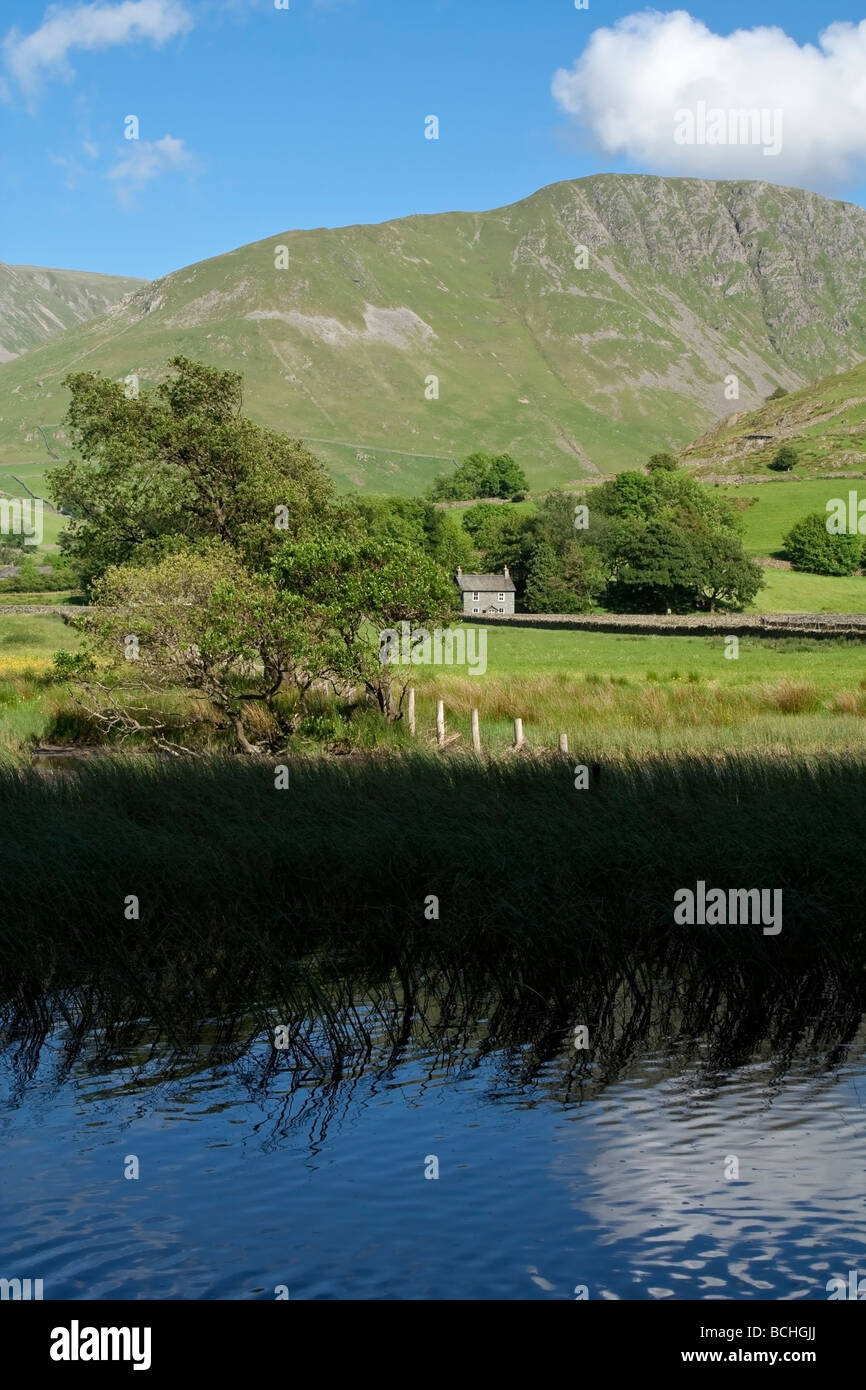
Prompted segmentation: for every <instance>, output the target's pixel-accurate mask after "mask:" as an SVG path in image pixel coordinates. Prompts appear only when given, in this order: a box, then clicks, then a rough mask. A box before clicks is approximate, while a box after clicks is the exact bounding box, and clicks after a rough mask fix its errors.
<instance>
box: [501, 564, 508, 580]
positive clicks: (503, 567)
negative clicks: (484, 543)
mask: <svg viewBox="0 0 866 1390" xmlns="http://www.w3.org/2000/svg"><path fill="white" fill-rule="evenodd" d="M502 573H503V574H504V575H505V578H506V579H507V578H508V566H507V565H503V566H502Z"/></svg>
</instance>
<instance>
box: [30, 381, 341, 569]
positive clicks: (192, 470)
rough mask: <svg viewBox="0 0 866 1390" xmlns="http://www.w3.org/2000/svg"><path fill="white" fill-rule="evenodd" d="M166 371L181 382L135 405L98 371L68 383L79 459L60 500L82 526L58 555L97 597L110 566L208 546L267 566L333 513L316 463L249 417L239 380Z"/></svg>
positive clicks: (56, 474) (57, 490)
mask: <svg viewBox="0 0 866 1390" xmlns="http://www.w3.org/2000/svg"><path fill="white" fill-rule="evenodd" d="M169 365H170V366H171V367H172V369H173V372H172V375H170V376H169V377H168V378H167V379H166V380H165V381H163V382H162V383H161V385H159V386H157V387H156V388H155V389H154V390H153V391H150V392H145V393H142V394H141V395H140V396H139V397H137V398H135V399H127V398H126V395H125V393H124V389H123V386H122V385H121V384H119V383H118V382H115V381H110V380H108V379H106V378H104V377H101V376H99V375H98V374H95V373H92V372H83V373H78V374H76V375H74V376H71V377H69V378H68V381H67V383H66V384H67V385H68V386H69V388H70V390H71V392H72V401H71V404H70V407H69V412H68V416H67V422H66V423H67V427H68V430H69V433H70V435H71V438H72V441H73V443H74V445H75V447H76V448H77V449H78V450H79V452H80V455H81V457H80V458H78V459H76V460H74V461H73V462H71V463H67V464H63V465H61V466H60V467H59V468H57V469H55V470H53V472H52V474H51V490H52V496H53V498H54V500H55V502H56V503H57V505H58V506H60V507H62V508H64V510H66V511H67V512H69V513H70V514H71V516H72V517H73V521H72V522H71V524H70V526H69V528H68V529H67V530H66V531H65V532H64V533H63V535H62V536H61V546H62V547H63V550H64V553H65V554H66V555H67V556H68V557H69V558H70V559H71V560H72V561H73V562H74V564H75V565H76V567H77V568H78V570H79V571H80V573H81V576H82V579H83V582H84V583H85V585H87V586H88V587H89V586H90V585H91V584H92V583H93V581H94V580H95V579H97V578H98V577H99V576H100V575H101V574H103V573H104V572H105V571H106V570H107V569H108V568H109V567H110V566H112V565H119V564H126V563H132V564H136V565H139V566H140V565H142V564H147V563H150V562H152V561H156V560H159V559H160V558H161V557H163V556H165V555H166V554H170V553H176V552H178V551H179V550H181V549H184V548H190V547H194V546H196V545H198V544H200V543H201V542H203V541H206V540H208V539H217V540H220V541H222V542H224V543H225V544H227V545H229V546H231V547H232V548H234V549H235V550H237V552H238V553H239V554H240V555H241V556H242V557H243V558H244V560H245V561H246V562H247V563H249V564H251V565H252V566H254V567H259V568H263V567H265V566H266V564H267V561H268V557H269V555H270V554H271V553H272V552H273V551H274V550H275V549H276V548H277V547H278V546H279V544H280V543H281V542H282V540H284V539H285V538H286V536H293V535H298V534H299V533H300V532H301V531H302V530H303V529H304V527H305V526H306V525H308V524H310V523H311V522H312V521H314V520H318V519H320V518H321V517H322V516H324V515H325V514H326V513H327V511H328V509H329V507H330V506H331V504H332V485H331V483H330V480H329V479H328V477H327V476H326V474H325V472H324V469H323V468H322V466H321V464H320V463H319V462H318V460H317V459H316V458H314V456H313V455H312V454H310V453H308V451H307V450H306V449H305V448H304V447H303V446H302V445H301V444H299V443H298V442H297V441H294V440H290V439H287V438H285V437H283V436H282V435H279V434H275V433H274V432H273V431H271V430H266V429H262V428H261V427H260V426H259V425H255V424H253V423H252V421H250V420H248V419H246V418H245V417H244V415H243V414H242V405H243V399H242V390H241V382H242V379H241V377H240V376H239V375H238V374H237V373H235V372H222V371H217V370H216V369H214V368H211V367H206V366H204V365H203V364H202V363H196V362H190V361H188V360H187V359H186V358H184V357H175V358H173V359H172V361H171V363H170V364H169Z"/></svg>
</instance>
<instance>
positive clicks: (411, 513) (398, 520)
mask: <svg viewBox="0 0 866 1390" xmlns="http://www.w3.org/2000/svg"><path fill="white" fill-rule="evenodd" d="M342 507H343V516H342V518H341V519H340V520H339V521H335V525H345V526H347V527H351V526H352V525H353V521H354V519H356V520H357V522H358V523H359V534H366V535H368V536H372V537H376V538H379V539H389V540H394V541H399V542H400V543H401V544H403V545H407V546H416V547H417V548H418V549H419V550H422V551H424V552H425V554H427V555H429V556H430V557H431V559H433V560H435V561H436V562H437V564H439V565H441V566H442V568H443V569H445V570H447V571H448V573H449V574H453V573H454V572H455V571H456V569H457V566H458V565H463V566H464V567H469V566H470V565H471V564H472V558H473V552H472V541H471V539H470V537H469V535H468V534H467V532H466V531H465V530H464V529H463V527H462V526H461V525H460V522H459V520H458V519H457V518H456V517H455V516H453V515H452V514H451V513H450V512H447V511H443V510H442V508H441V507H437V506H435V505H434V503H433V502H431V501H429V500H424V499H421V498H416V497H376V496H369V497H355V498H351V499H347V500H346V501H344V502H343V503H342Z"/></svg>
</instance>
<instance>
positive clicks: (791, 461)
mask: <svg viewBox="0 0 866 1390" xmlns="http://www.w3.org/2000/svg"><path fill="white" fill-rule="evenodd" d="M796 466H797V450H796V449H793V448H792V447H791V445H790V444H783V445H782V446H781V448H780V449H777V450H776V452H775V454H774V455H773V457H772V458H771V459H770V462H769V463H768V464H767V467H768V468H772V469H773V470H774V471H775V472H776V473H790V471H791V469H792V468H796Z"/></svg>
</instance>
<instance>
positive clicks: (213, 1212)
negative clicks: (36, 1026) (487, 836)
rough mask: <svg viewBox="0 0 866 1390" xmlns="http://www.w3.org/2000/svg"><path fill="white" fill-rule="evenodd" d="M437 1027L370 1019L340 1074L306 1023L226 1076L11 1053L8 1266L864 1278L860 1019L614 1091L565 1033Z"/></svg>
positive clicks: (444, 1285)
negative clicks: (836, 1037) (820, 1050)
mask: <svg viewBox="0 0 866 1390" xmlns="http://www.w3.org/2000/svg"><path fill="white" fill-rule="evenodd" d="M427 1031H428V1032H430V1033H431V1034H432V1036H430V1037H429V1038H428V1040H427V1041H426V1043H425V1039H424V1032H425V1030H424V1028H420V1029H417V1030H413V1032H412V1035H411V1036H410V1037H409V1038H408V1040H404V1042H403V1044H402V1045H401V1046H400V1047H399V1048H397V1049H394V1048H393V1047H392V1046H391V1045H390V1044H389V1045H388V1046H385V1047H384V1048H383V1047H382V1046H380V1045H379V1044H380V1043H381V1042H382V1039H381V1038H380V1037H379V1036H378V1035H377V1032H376V1025H375V1022H374V1021H368V1023H367V1026H366V1034H367V1038H368V1045H367V1048H366V1052H367V1055H366V1057H364V1056H362V1057H360V1058H359V1057H358V1056H357V1055H352V1056H351V1057H349V1058H348V1059H346V1058H343V1060H340V1061H339V1062H338V1064H337V1065H336V1066H334V1065H333V1064H332V1063H331V1064H328V1065H323V1063H322V1060H321V1056H320V1055H319V1054H320V1051H321V1049H317V1047H316V1046H315V1045H314V1035H313V1034H312V1033H309V1034H307V1035H306V1041H302V1042H300V1043H299V1045H298V1048H297V1049H296V1050H295V1051H294V1052H290V1053H286V1054H284V1055H281V1054H279V1053H276V1052H275V1051H274V1049H273V1048H272V1046H271V1045H270V1040H269V1039H268V1038H267V1037H266V1036H265V1035H264V1034H260V1036H259V1037H258V1038H257V1039H255V1038H254V1039H253V1040H252V1041H251V1042H249V1043H244V1044H243V1045H242V1046H240V1047H234V1049H233V1051H232V1055H231V1056H228V1055H227V1056H225V1057H224V1058H223V1059H222V1060H219V1058H218V1057H216V1058H215V1056H214V1053H213V1050H212V1049H206V1048H205V1047H202V1049H201V1051H200V1054H199V1055H198V1060H196V1058H195V1057H192V1058H190V1057H189V1056H187V1057H186V1058H185V1059H183V1060H182V1061H179V1060H178V1058H177V1057H176V1056H175V1057H173V1058H171V1059H169V1058H167V1057H165V1056H162V1055H161V1054H160V1053H159V1051H157V1053H156V1055H155V1056H152V1057H151V1058H150V1059H147V1057H146V1052H145V1050H143V1049H142V1048H141V1047H140V1046H139V1047H137V1048H135V1049H132V1050H131V1052H130V1055H126V1056H124V1055H123V1054H122V1053H121V1052H120V1051H118V1052H117V1053H115V1054H114V1055H111V1050H110V1049H108V1050H106V1048H105V1046H104V1045H103V1046H102V1047H101V1048H100V1049H99V1050H98V1051H97V1050H96V1048H95V1046H94V1044H93V1043H92V1042H90V1043H85V1045H84V1046H83V1048H82V1049H81V1050H80V1052H79V1053H78V1055H75V1056H72V1057H70V1054H69V1051H68V1043H69V1039H68V1037H67V1036H66V1034H65V1032H64V1030H63V1029H55V1030H54V1031H52V1032H51V1033H50V1034H49V1035H48V1037H47V1038H46V1039H45V1041H44V1043H43V1045H42V1047H41V1050H40V1051H39V1053H38V1056H37V1055H36V1054H35V1053H29V1054H27V1056H26V1057H25V1056H24V1054H23V1053H22V1052H21V1051H20V1049H19V1045H18V1044H17V1043H14V1042H8V1041H7V1045H6V1047H5V1049H4V1051H3V1053H2V1057H0V1082H2V1109H0V1172H2V1178H0V1252H2V1264H3V1268H2V1269H0V1276H5V1277H7V1278H11V1277H20V1278H25V1277H31V1278H42V1279H43V1280H44V1296H45V1298H46V1299H48V1298H75V1299H92V1298H122V1299H135V1298H172V1299H193V1298H209V1299H248V1298H269V1299H270V1298H273V1297H274V1296H275V1294H274V1291H275V1288H276V1287H277V1286H278V1285H285V1286H287V1288H288V1291H289V1296H290V1297H291V1298H292V1299H304V1298H307V1299H309V1298H316V1299H323V1298H324V1299H447V1298H456V1299H527V1298H528V1299H572V1298H574V1297H575V1287H576V1286H580V1285H585V1286H586V1288H587V1291H588V1296H589V1298H590V1299H671V1298H675V1299H737V1300H742V1299H786V1300H800V1299H826V1298H827V1292H826V1283H827V1280H828V1279H829V1278H831V1277H832V1276H833V1275H842V1276H843V1277H845V1278H847V1274H848V1271H849V1270H850V1269H857V1268H858V1267H859V1269H860V1270H861V1271H864V1270H866V1210H864V1193H866V1142H864V1141H866V1115H864V1109H863V1102H864V1098H866V1031H864V1029H863V1028H862V1027H861V1028H860V1030H859V1032H858V1033H857V1035H856V1036H855V1037H854V1038H853V1039H849V1041H848V1044H847V1046H846V1047H845V1048H844V1049H841V1050H839V1051H837V1053H836V1054H835V1055H831V1054H832V1046H831V1047H830V1049H829V1053H825V1055H823V1056H817V1055H816V1052H815V1049H814V1048H806V1049H804V1050H803V1052H802V1054H801V1055H797V1054H796V1052H795V1054H794V1055H793V1056H789V1057H788V1058H787V1059H786V1060H785V1061H784V1062H783V1061H781V1060H780V1059H779V1058H778V1057H776V1056H774V1055H773V1053H772V1051H768V1050H767V1048H766V1047H765V1046H760V1047H758V1048H757V1051H758V1053H759V1054H760V1055H757V1056H753V1057H752V1058H751V1059H748V1058H743V1059H741V1060H740V1061H739V1062H738V1063H737V1065H734V1066H730V1067H726V1068H725V1069H719V1067H718V1066H717V1065H716V1064H715V1063H713V1062H712V1061H709V1060H708V1055H707V1048H706V1046H705V1044H703V1043H702V1042H701V1040H700V1039H697V1040H690V1041H689V1042H688V1044H687V1045H686V1044H683V1042H682V1041H681V1040H680V1041H678V1042H677V1043H676V1044H673V1043H672V1044H670V1045H668V1046H666V1047H664V1046H663V1047H660V1048H657V1049H656V1050H644V1051H643V1052H640V1050H638V1051H639V1055H636V1056H632V1057H631V1058H627V1059H626V1060H625V1061H624V1062H623V1064H622V1065H620V1066H619V1067H618V1068H616V1069H615V1074H611V1068H610V1066H609V1065H608V1063H607V1062H605V1063H600V1062H599V1063H597V1062H594V1061H593V1060H592V1054H591V1053H590V1054H588V1055H587V1054H583V1055H578V1054H576V1052H575V1050H574V1048H573V1045H572V1044H573V1040H571V1039H569V1038H568V1037H567V1036H565V1037H563V1038H562V1039H561V1040H560V1044H559V1045H558V1047H556V1048H553V1049H551V1048H550V1047H548V1049H547V1052H548V1055H547V1056H545V1057H543V1058H542V1059H541V1060H540V1061H539V1059H538V1054H537V1047H535V1045H534V1044H528V1043H524V1045H523V1046H521V1045H519V1044H518V1045H509V1046H507V1047H505V1046H504V1047H496V1046H495V1045H491V1041H490V1039H489V1037H488V1036H486V1034H485V1024H484V1021H483V1020H478V1021H477V1026H476V1027H474V1028H469V1029H468V1030H467V1032H466V1034H465V1035H464V1036H463V1037H462V1038H460V1039H457V1038H455V1037H454V1036H453V1035H452V1036H451V1037H449V1038H448V1039H447V1041H446V1043H445V1045H443V1039H442V1038H441V1037H438V1036H436V1028H435V1026H434V1027H433V1028H432V1029H428V1030H427ZM311 1039H313V1041H312V1042H311ZM828 1057H829V1060H828ZM132 1156H134V1157H135V1158H136V1159H137V1162H138V1171H139V1176H138V1178H137V1179H127V1178H125V1177H124V1168H125V1166H126V1167H127V1168H129V1167H130V1166H131V1165H130V1162H129V1159H130V1158H131V1157H132ZM434 1160H435V1162H434ZM734 1161H736V1163H738V1165H739V1180H737V1181H735V1180H731V1178H730V1177H726V1171H727V1172H728V1173H729V1174H730V1173H731V1172H734V1171H735V1162H734ZM437 1165H438V1177H432V1176H431V1177H427V1176H425V1172H427V1173H432V1172H433V1171H434V1170H435V1168H436V1167H437Z"/></svg>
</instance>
